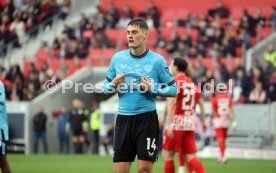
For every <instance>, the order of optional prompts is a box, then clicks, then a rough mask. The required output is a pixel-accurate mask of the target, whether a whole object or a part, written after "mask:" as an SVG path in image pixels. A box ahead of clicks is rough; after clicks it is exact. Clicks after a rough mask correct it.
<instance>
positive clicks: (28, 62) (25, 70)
mask: <svg viewBox="0 0 276 173" xmlns="http://www.w3.org/2000/svg"><path fill="white" fill-rule="evenodd" d="M34 63H35V62H34V61H33V60H31V59H25V60H24V63H23V75H24V77H27V76H28V75H29V74H28V72H29V66H30V65H31V64H34Z"/></svg>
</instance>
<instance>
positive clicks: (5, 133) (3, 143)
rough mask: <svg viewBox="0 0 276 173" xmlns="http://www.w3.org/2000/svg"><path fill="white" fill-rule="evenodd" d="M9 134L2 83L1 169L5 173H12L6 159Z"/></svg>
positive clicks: (0, 87) (0, 114) (0, 94)
mask: <svg viewBox="0 0 276 173" xmlns="http://www.w3.org/2000/svg"><path fill="white" fill-rule="evenodd" d="M8 140H9V134H8V117H7V110H6V96H5V88H4V84H3V83H2V82H1V81H0V168H1V170H2V172H3V173H11V169H10V167H9V163H8V160H7V157H6V149H7V145H6V144H7V141H8Z"/></svg>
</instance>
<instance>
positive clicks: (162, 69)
mask: <svg viewBox="0 0 276 173" xmlns="http://www.w3.org/2000/svg"><path fill="white" fill-rule="evenodd" d="M157 64H158V66H157V67H156V68H157V72H158V79H159V84H158V85H155V86H154V93H155V94H156V95H158V96H161V97H175V96H177V92H178V89H177V86H176V83H175V81H174V77H173V75H172V74H171V72H170V70H169V67H168V65H167V63H166V61H165V60H164V59H161V60H160V61H159V63H157Z"/></svg>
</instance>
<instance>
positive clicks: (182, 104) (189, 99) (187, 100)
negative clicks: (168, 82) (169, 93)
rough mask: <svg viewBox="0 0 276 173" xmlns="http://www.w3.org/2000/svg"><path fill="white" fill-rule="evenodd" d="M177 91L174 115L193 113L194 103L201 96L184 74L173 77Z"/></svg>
mask: <svg viewBox="0 0 276 173" xmlns="http://www.w3.org/2000/svg"><path fill="white" fill-rule="evenodd" d="M175 82H176V84H177V87H178V90H179V93H178V95H177V97H176V106H175V112H174V113H175V115H186V114H190V113H195V109H196V104H197V103H198V100H199V99H200V98H202V95H201V93H200V92H199V90H198V88H197V86H196V85H195V83H194V82H193V81H192V80H191V79H190V78H189V77H187V76H185V75H179V76H177V77H176V78H175Z"/></svg>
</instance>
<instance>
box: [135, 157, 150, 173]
mask: <svg viewBox="0 0 276 173" xmlns="http://www.w3.org/2000/svg"><path fill="white" fill-rule="evenodd" d="M138 173H153V162H152V161H147V160H138Z"/></svg>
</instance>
